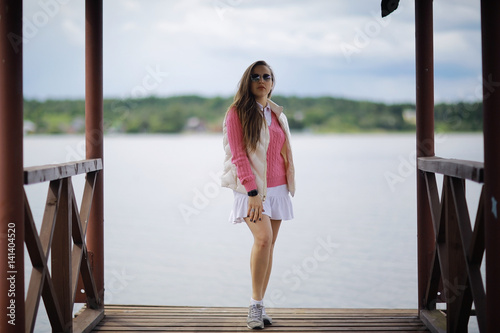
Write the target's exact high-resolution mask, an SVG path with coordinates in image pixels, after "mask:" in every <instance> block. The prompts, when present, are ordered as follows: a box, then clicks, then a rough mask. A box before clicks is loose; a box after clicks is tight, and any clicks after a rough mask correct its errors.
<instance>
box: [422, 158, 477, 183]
mask: <svg viewBox="0 0 500 333" xmlns="http://www.w3.org/2000/svg"><path fill="white" fill-rule="evenodd" d="M417 163H418V169H419V170H421V171H426V172H433V173H439V174H443V175H445V176H450V177H455V178H460V179H467V180H472V181H475V182H477V183H484V163H482V162H475V161H467V160H457V159H451V158H441V157H437V156H433V157H419V158H417Z"/></svg>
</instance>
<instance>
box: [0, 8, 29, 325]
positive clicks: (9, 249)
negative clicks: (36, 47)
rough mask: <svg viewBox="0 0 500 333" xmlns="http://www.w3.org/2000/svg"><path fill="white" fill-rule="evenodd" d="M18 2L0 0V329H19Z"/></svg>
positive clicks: (21, 267) (21, 270) (21, 227)
mask: <svg viewBox="0 0 500 333" xmlns="http://www.w3.org/2000/svg"><path fill="white" fill-rule="evenodd" d="M22 3H23V2H22V1H18V0H0V332H2V333H4V332H5V333H8V332H24V328H25V307H24V189H23V48H22V35H23V34H22V17H23V4H22Z"/></svg>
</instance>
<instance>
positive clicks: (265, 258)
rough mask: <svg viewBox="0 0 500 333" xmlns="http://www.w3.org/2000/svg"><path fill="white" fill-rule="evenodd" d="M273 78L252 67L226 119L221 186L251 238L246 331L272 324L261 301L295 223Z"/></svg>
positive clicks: (262, 67)
mask: <svg viewBox="0 0 500 333" xmlns="http://www.w3.org/2000/svg"><path fill="white" fill-rule="evenodd" d="M274 82H275V79H274V73H273V71H272V70H271V67H270V66H269V65H268V64H267V63H266V62H265V61H257V62H255V63H253V64H252V65H250V66H249V67H248V68H247V69H246V71H245V72H244V73H243V76H242V78H241V80H240V83H239V87H238V91H237V93H236V95H235V97H234V102H233V104H232V105H231V106H230V107H229V109H228V111H227V113H226V117H225V119H224V125H223V133H224V149H225V153H226V156H225V161H224V172H223V175H222V186H225V187H229V188H231V189H233V190H234V204H233V209H232V211H231V214H230V220H231V222H233V223H239V222H245V223H246V224H247V225H248V227H249V228H250V231H251V232H252V234H253V237H254V243H253V247H252V251H251V256H250V270H251V275H252V297H251V301H250V306H249V310H248V317H247V326H248V328H250V329H253V328H264V325H271V324H272V319H271V317H269V315H267V314H266V310H265V307H264V303H263V299H264V295H265V293H266V288H267V284H268V282H269V277H270V275H271V267H272V262H273V249H274V244H275V242H276V238H277V237H278V231H279V228H280V225H281V221H282V220H290V219H292V218H293V208H292V203H291V199H290V196H289V193H290V194H291V195H292V196H293V195H294V193H295V180H294V176H295V172H294V166H293V159H292V150H291V145H290V129H289V127H288V122H287V119H286V116H285V114H284V113H283V108H282V107H281V106H278V105H277V104H276V103H274V102H273V101H271V100H270V97H271V92H272V90H273V88H274Z"/></svg>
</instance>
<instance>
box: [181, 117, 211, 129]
mask: <svg viewBox="0 0 500 333" xmlns="http://www.w3.org/2000/svg"><path fill="white" fill-rule="evenodd" d="M184 129H185V130H186V131H194V132H205V131H206V130H207V126H206V125H205V122H203V121H202V120H201V119H200V118H198V117H191V118H189V119H188V120H187V121H186V126H185V128H184Z"/></svg>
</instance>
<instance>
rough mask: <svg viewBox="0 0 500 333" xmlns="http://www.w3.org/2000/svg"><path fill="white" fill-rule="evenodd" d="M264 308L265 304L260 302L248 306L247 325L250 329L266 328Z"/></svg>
mask: <svg viewBox="0 0 500 333" xmlns="http://www.w3.org/2000/svg"><path fill="white" fill-rule="evenodd" d="M262 308H263V306H262V305H260V304H253V305H250V306H249V307H248V317H247V327H248V328H249V329H251V330H252V329H255V328H261V329H262V328H264V321H263V320H262Z"/></svg>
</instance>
